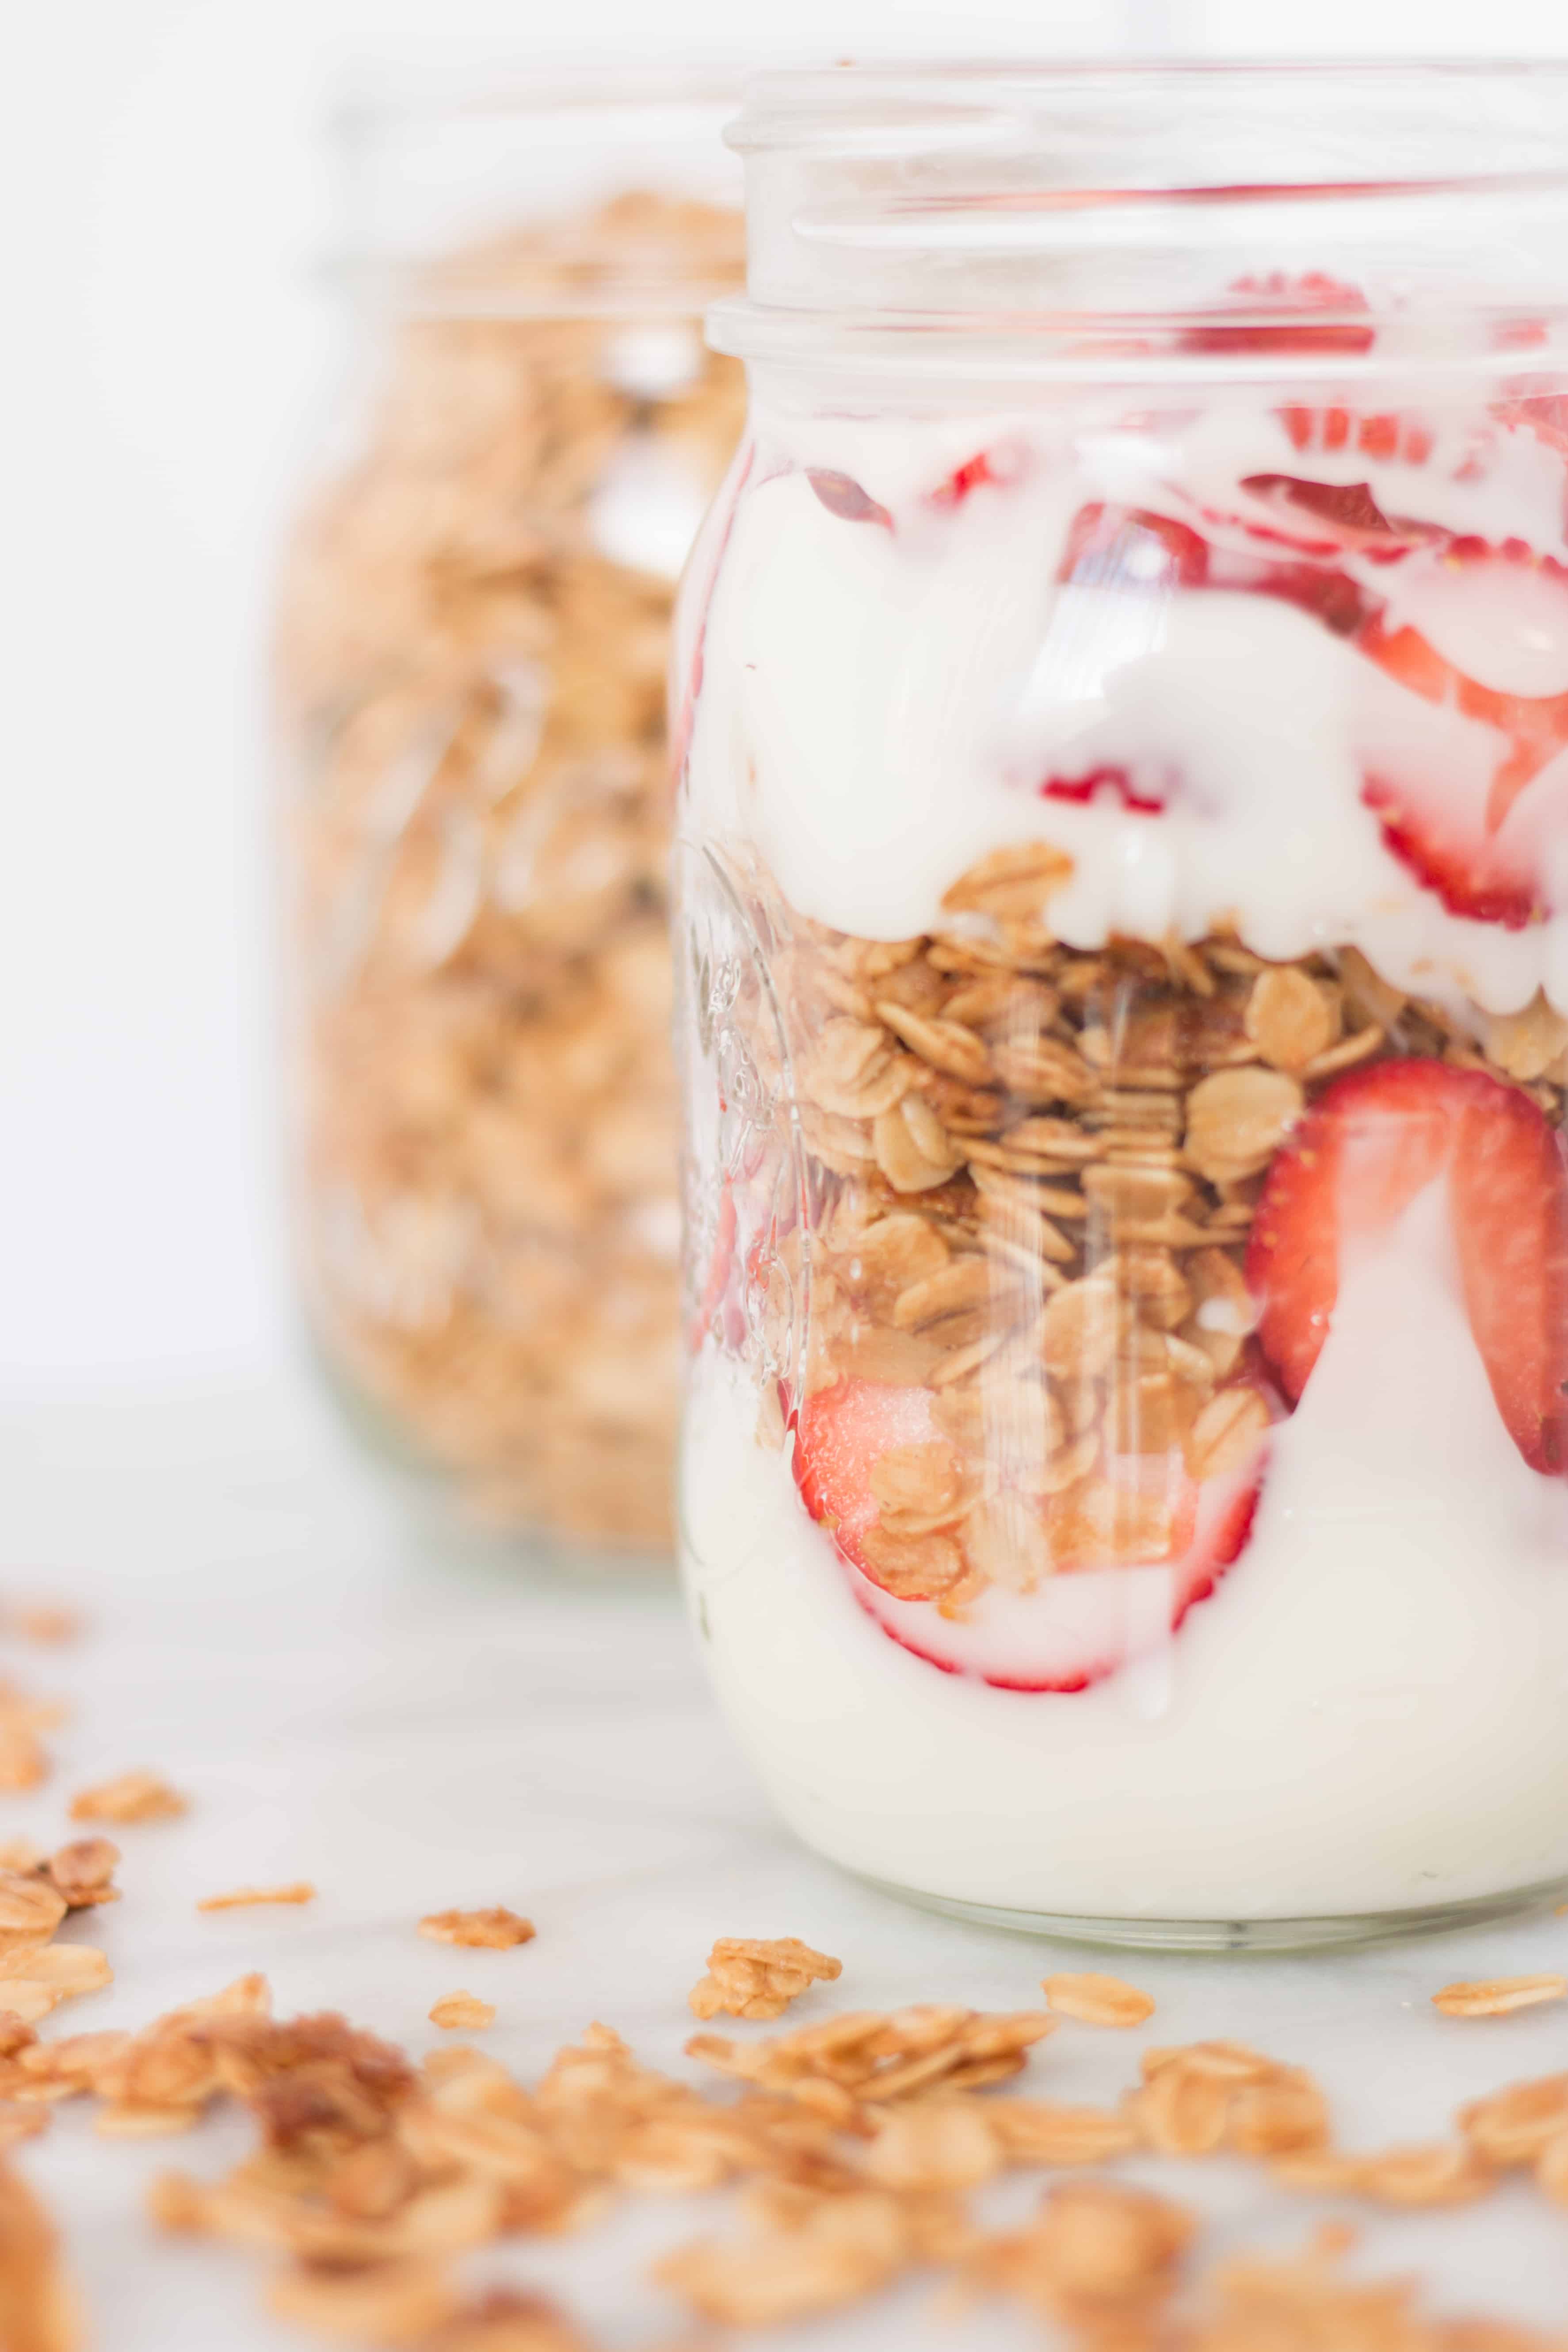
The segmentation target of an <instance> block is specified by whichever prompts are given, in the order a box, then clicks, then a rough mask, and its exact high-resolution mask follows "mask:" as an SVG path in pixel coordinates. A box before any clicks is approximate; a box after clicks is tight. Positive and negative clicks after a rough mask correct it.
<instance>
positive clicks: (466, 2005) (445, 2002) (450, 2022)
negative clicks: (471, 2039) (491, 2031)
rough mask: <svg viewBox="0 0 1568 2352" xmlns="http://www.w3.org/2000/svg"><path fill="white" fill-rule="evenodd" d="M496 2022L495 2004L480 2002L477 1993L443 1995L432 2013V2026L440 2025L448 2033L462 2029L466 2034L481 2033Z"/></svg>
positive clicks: (432, 2008)
mask: <svg viewBox="0 0 1568 2352" xmlns="http://www.w3.org/2000/svg"><path fill="white" fill-rule="evenodd" d="M495 2021H496V2013H495V2007H494V2004H493V2003H492V2002H490V2001H488V2000H479V1996H478V1995H477V1994H476V1993H471V1992H446V1993H443V1994H442V1996H441V1998H440V2000H438V2001H436V2002H435V2003H433V2005H432V2007H431V2011H430V2022H431V2024H432V2025H439V2026H440V2027H441V2028H442V2029H443V2030H444V2031H445V2032H455V2031H458V2030H459V2029H460V2030H461V2031H463V2032H470V2033H479V2032H482V2031H483V2030H484V2028H485V2027H486V2026H487V2025H493V2024H494V2023H495Z"/></svg>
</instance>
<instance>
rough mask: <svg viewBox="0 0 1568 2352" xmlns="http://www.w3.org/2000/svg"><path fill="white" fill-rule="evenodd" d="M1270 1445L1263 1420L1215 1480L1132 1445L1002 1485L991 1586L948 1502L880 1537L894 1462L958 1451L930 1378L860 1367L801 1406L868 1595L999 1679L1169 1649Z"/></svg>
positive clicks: (925, 1642)
mask: <svg viewBox="0 0 1568 2352" xmlns="http://www.w3.org/2000/svg"><path fill="white" fill-rule="evenodd" d="M1257 1417H1258V1420H1259V1421H1261V1420H1262V1419H1263V1416H1262V1415H1258V1416H1257ZM1267 1444H1268V1438H1267V1433H1266V1432H1265V1433H1260V1434H1259V1435H1258V1438H1257V1439H1256V1441H1254V1442H1252V1443H1251V1444H1250V1445H1249V1446H1248V1447H1247V1449H1246V1451H1245V1453H1244V1457H1243V1458H1242V1459H1240V1460H1239V1461H1237V1462H1236V1463H1234V1464H1233V1465H1232V1466H1230V1467H1229V1468H1228V1469H1226V1471H1224V1472H1223V1473H1220V1474H1216V1475H1213V1476H1210V1477H1206V1478H1205V1479H1203V1480H1201V1481H1200V1480H1198V1479H1196V1478H1194V1477H1193V1476H1192V1475H1189V1473H1188V1471H1187V1469H1186V1467H1185V1465H1184V1462H1183V1459H1182V1456H1181V1454H1180V1453H1179V1452H1177V1453H1172V1454H1154V1455H1128V1456H1122V1457H1118V1458H1113V1459H1110V1460H1108V1461H1107V1462H1106V1463H1105V1465H1103V1467H1102V1471H1101V1473H1100V1475H1095V1476H1093V1477H1090V1478H1086V1479H1084V1480H1083V1481H1081V1482H1080V1483H1079V1485H1078V1486H1075V1487H1073V1488H1071V1489H1069V1490H1068V1492H1067V1493H1065V1494H1063V1495H1061V1496H1057V1497H1055V1498H1053V1499H1049V1500H1047V1499H1045V1498H1039V1497H1035V1496H1027V1495H1025V1494H1022V1493H1012V1492H1008V1493H1005V1494H1004V1495H1002V1496H997V1497H994V1498H993V1499H992V1500H991V1502H990V1503H989V1504H988V1505H987V1510H988V1512H989V1513H990V1514H991V1515H993V1517H994V1520H995V1522H996V1533H997V1537H998V1539H999V1541H1000V1544H1001V1548H1002V1549H1003V1550H1004V1552H1005V1555H1006V1556H1007V1558H1008V1559H1009V1561H1010V1563H1011V1567H1010V1573H1009V1580H1007V1581H1005V1582H1002V1581H993V1582H990V1583H988V1584H986V1585H984V1588H983V1589H982V1590H980V1591H978V1592H975V1591H972V1590H971V1589H970V1580H969V1579H968V1578H967V1577H966V1576H965V1573H964V1563H963V1553H962V1551H961V1549H960V1542H959V1538H958V1536H957V1534H956V1531H955V1529H954V1528H952V1527H949V1528H946V1529H944V1528H942V1525H941V1524H940V1514H939V1524H938V1525H935V1526H932V1527H931V1528H926V1529H925V1530H924V1531H923V1532H922V1533H920V1534H918V1535H917V1536H916V1538H915V1539H914V1540H913V1541H910V1540H897V1541H895V1543H894V1544H893V1545H892V1546H891V1547H888V1546H886V1545H883V1544H882V1543H880V1542H879V1536H880V1535H881V1534H882V1533H883V1532H884V1530H883V1524H882V1517H881V1515H882V1510H883V1498H884V1497H885V1496H889V1494H890V1493H892V1492H894V1491H896V1479H895V1477H894V1475H893V1474H895V1473H896V1472H897V1471H898V1469H899V1467H900V1465H904V1464H908V1463H910V1462H912V1461H913V1460H915V1458H916V1457H917V1456H918V1455H924V1454H927V1453H928V1451H929V1454H931V1455H937V1456H940V1455H944V1454H946V1453H947V1451H948V1449H947V1447H946V1444H945V1441H944V1438H943V1435H942V1429H941V1427H940V1425H939V1423H938V1422H937V1420H936V1418H935V1415H934V1413H933V1412H932V1400H931V1394H930V1391H927V1390H925V1389H916V1388H898V1387H893V1386H890V1385H889V1384H887V1383H885V1382H881V1381H862V1380H856V1379H847V1380H841V1381H837V1383H836V1384H835V1385H834V1386H833V1387H832V1388H829V1389H826V1390H819V1391H817V1392H816V1394H815V1395H813V1396H811V1397H809V1398H808V1399H807V1400H806V1402H805V1404H804V1405H803V1406H802V1407H801V1409H800V1412H799V1414H798V1417H797V1419H796V1423H795V1484H796V1486H797V1487H798V1489H799V1492H800V1497H801V1500H802V1502H803V1503H804V1505H805V1508H806V1510H807V1511H808V1512H809V1513H810V1515H811V1517H813V1518H814V1519H816V1520H817V1521H818V1522H819V1523H820V1524H821V1525H822V1526H824V1527H825V1528H826V1529H827V1531H828V1532H829V1533H830V1534H831V1536H832V1538H833V1542H834V1548H835V1549H836V1551H837V1555H838V1559H839V1560H840V1563H841V1564H842V1566H843V1568H844V1570H845V1572H846V1574H847V1577H848V1579H849V1581H850V1585H851V1589H852V1590H853V1591H854V1594H855V1597H856V1599H857V1600H858V1601H859V1603H860V1605H861V1607H862V1608H863V1609H865V1610H866V1611H867V1612H868V1615H870V1616H871V1617H873V1618H874V1619H875V1620H876V1622H877V1623H878V1624H879V1626H880V1627H881V1629H882V1631H883V1632H884V1633H886V1634H887V1635H888V1636H889V1640H891V1641H894V1642H896V1643H898V1644H899V1646H900V1648H901V1649H905V1650H908V1651H910V1652H911V1653H912V1654H914V1655H915V1656H916V1657H920V1658H923V1659H925V1660H926V1661H927V1663H928V1664H931V1665H934V1666H939V1667H940V1668H942V1671H943V1672H944V1673H946V1674H952V1675H973V1676H974V1677H976V1678H977V1679H979V1680H980V1681H983V1682H985V1683H989V1684H990V1685H993V1686H994V1687H995V1688H998V1689H1003V1690H1016V1691H1078V1690H1084V1689H1087V1688H1088V1687H1089V1685H1090V1684H1092V1683H1096V1682H1100V1681H1101V1680H1103V1679H1104V1677H1105V1676H1106V1675H1111V1674H1114V1673H1115V1672H1116V1670H1117V1668H1118V1667H1120V1666H1121V1665H1124V1664H1128V1663H1129V1662H1130V1661H1131V1660H1132V1659H1134V1658H1136V1657H1138V1656H1141V1655H1142V1654H1147V1653H1148V1652H1150V1651H1152V1650H1155V1649H1158V1648H1160V1647H1162V1646H1163V1644H1164V1643H1165V1642H1166V1641H1168V1639H1169V1638H1170V1636H1171V1634H1172V1633H1174V1632H1175V1631H1176V1629H1177V1628H1178V1627H1179V1626H1180V1625H1181V1623H1182V1621H1183V1619H1184V1617H1185V1616H1186V1614H1187V1612H1188V1611H1189V1610H1190V1609H1191V1608H1192V1607H1193V1606H1194V1603H1195V1602H1197V1601H1202V1600H1204V1599H1205V1597H1206V1596H1207V1595H1208V1594H1209V1593H1211V1592H1212V1591H1214V1589H1215V1585H1216V1584H1217V1583H1218V1581H1219V1580H1220V1578H1221V1577H1222V1576H1223V1575H1224V1574H1225V1572H1226V1570H1227V1569H1228V1568H1229V1567H1231V1566H1232V1565H1233V1564H1234V1562H1235V1561H1236V1560H1237V1559H1239V1558H1240V1556H1241V1554H1242V1552H1243V1551H1244V1550H1245V1549H1246V1546H1247V1538H1248V1536H1249V1535H1250V1533H1251V1528H1252V1521H1253V1516H1254V1512H1255V1510H1256V1507H1257V1502H1258V1492H1259V1489H1260V1486H1261V1484H1262V1477H1263V1467H1264V1461H1265V1456H1266V1451H1267Z"/></svg>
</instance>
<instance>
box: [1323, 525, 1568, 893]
mask: <svg viewBox="0 0 1568 2352" xmlns="http://www.w3.org/2000/svg"><path fill="white" fill-rule="evenodd" d="M1443 560H1444V566H1445V573H1446V576H1447V577H1450V578H1451V577H1452V575H1453V574H1454V573H1456V572H1465V573H1467V574H1468V584H1469V585H1470V587H1471V589H1472V591H1473V593H1474V595H1475V597H1476V599H1477V604H1478V611H1485V612H1486V614H1487V615H1488V624H1489V625H1491V626H1494V627H1495V629H1496V633H1497V636H1498V641H1499V654H1500V656H1510V655H1514V654H1515V653H1516V652H1517V648H1516V647H1515V646H1513V645H1512V644H1511V643H1510V635H1509V632H1510V620H1509V608H1508V603H1507V601H1506V600H1507V595H1508V592H1509V588H1510V578H1509V575H1510V574H1513V575H1516V578H1517V579H1518V580H1519V581H1520V582H1522V583H1524V584H1525V585H1527V586H1528V587H1530V588H1531V590H1532V591H1534V592H1535V593H1537V594H1538V595H1539V594H1541V593H1545V594H1546V595H1547V596H1548V598H1550V595H1551V593H1552V590H1553V589H1554V588H1556V587H1559V586H1560V587H1561V589H1562V593H1563V618H1562V621H1561V623H1560V625H1559V627H1558V632H1557V634H1559V635H1560V637H1568V572H1564V570H1563V566H1561V565H1559V564H1554V563H1552V562H1549V561H1548V560H1547V559H1545V558H1543V557H1541V556H1537V555H1536V554H1534V553H1533V552H1532V551H1531V550H1530V549H1529V548H1526V547H1524V546H1522V545H1521V543H1520V542H1518V541H1505V542H1504V543H1503V544H1502V545H1501V546H1499V547H1491V546H1489V545H1487V544H1486V543H1485V542H1483V541H1479V540H1473V539H1460V540H1455V541H1453V542H1452V543H1451V545H1450V546H1449V547H1448V549H1447V551H1446V552H1445V555H1444V559H1443ZM1531 634H1534V635H1540V634H1541V632H1540V631H1539V630H1538V629H1536V630H1532V632H1531ZM1547 641H1548V643H1550V633H1548V636H1547ZM1356 643H1357V646H1358V647H1359V649H1360V650H1361V651H1362V652H1363V653H1364V654H1365V655H1366V656H1368V658H1369V659H1370V660H1372V661H1374V662H1375V663H1376V664H1377V666H1378V667H1379V668H1380V669H1382V670H1383V671H1384V672H1385V673H1386V675H1387V676H1388V677H1394V678H1397V680H1398V681H1399V683H1400V685H1401V686H1404V687H1407V688H1409V689H1410V691H1411V692H1412V693H1413V694H1417V695H1419V696H1420V697H1421V698H1422V700H1423V701H1426V702H1430V703H1435V704H1436V705H1438V706H1439V707H1440V708H1443V709H1451V710H1455V711H1458V712H1459V713H1460V714H1461V715H1462V716H1463V717H1464V718H1466V719H1476V720H1479V721H1480V722H1481V723H1482V724H1483V725H1485V726H1489V727H1492V728H1495V729H1496V730H1497V731H1498V733H1499V734H1500V736H1502V737H1503V738H1504V739H1505V740H1506V742H1507V744H1508V747H1509V748H1508V749H1507V750H1506V751H1504V752H1503V753H1502V754H1501V756H1500V758H1499V759H1498V761H1497V762H1496V764H1495V766H1494V768H1493V769H1492V772H1491V774H1490V776H1489V779H1486V780H1484V782H1481V784H1480V785H1479V788H1478V785H1477V782H1475V780H1473V779H1472V780H1470V781H1469V782H1461V781H1460V780H1458V778H1457V777H1456V776H1455V775H1448V774H1444V773H1443V772H1441V770H1440V769H1439V768H1438V767H1436V765H1434V763H1433V762H1432V761H1430V760H1429V759H1427V758H1412V759H1410V760H1409V761H1403V762H1402V761H1399V758H1398V754H1397V751H1395V752H1394V754H1392V755H1390V754H1389V753H1388V752H1386V751H1385V752H1384V754H1383V755H1382V756H1381V757H1380V758H1378V759H1377V760H1375V761H1369V763H1368V773H1367V776H1366V781H1365V783H1364V785H1363V793H1362V797H1363V800H1364V801H1365V803H1366V804H1367V806H1368V807H1369V808H1370V809H1372V810H1373V811H1374V812H1375V813H1376V814H1377V816H1378V818H1379V820H1380V822H1381V824H1382V826H1383V835H1384V841H1385V842H1386V843H1387V845H1388V847H1389V848H1390V849H1391V850H1392V851H1393V853H1394V856H1396V857H1397V858H1398V859H1399V860H1400V862H1401V863H1402V864H1403V865H1404V866H1406V867H1408V869H1409V870H1410V871H1411V872H1412V873H1413V874H1414V875H1415V877H1416V879H1417V880H1418V881H1419V882H1421V883H1422V884H1423V885H1424V886H1425V887H1426V888H1427V889H1429V890H1432V891H1434V892H1436V896H1437V897H1438V898H1440V899H1441V900H1442V902H1443V904H1444V905H1445V906H1446V907H1447V908H1448V910H1449V912H1450V913H1451V914H1456V915H1468V916H1470V917H1473V918H1474V919H1477V920H1478V921H1481V922H1492V923H1500V924H1501V925H1502V926H1503V927H1504V928H1505V929H1509V930H1522V929H1524V927H1525V926H1526V925H1527V924H1529V923H1531V922H1537V921H1539V920H1540V919H1542V916H1543V915H1544V914H1546V913H1547V912H1548V911H1549V908H1548V905H1547V901H1546V898H1545V893H1544V884H1543V877H1542V849H1543V846H1544V842H1543V835H1544V834H1545V833H1546V832H1548V831H1549V830H1551V829H1552V828H1550V827H1548V826H1547V824H1546V822H1545V820H1546V818H1547V816H1548V814H1552V815H1553V816H1555V815H1556V814H1558V813H1559V812H1558V810H1557V801H1558V797H1559V794H1558V790H1557V787H1556V786H1555V785H1553V786H1552V788H1551V791H1550V793H1545V791H1544V788H1543V793H1542V795H1537V796H1536V798H1537V801H1538V803H1539V805H1535V806H1532V805H1531V804H1530V803H1529V801H1528V799H1527V797H1526V796H1527V794H1528V788H1529V787H1530V786H1531V784H1533V783H1534V782H1535V780H1536V778H1537V777H1538V776H1540V775H1541V773H1542V770H1543V769H1545V768H1547V767H1548V766H1550V765H1551V764H1552V762H1553V761H1555V760H1556V759H1557V757H1558V755H1559V753H1561V752H1563V751H1564V750H1565V749H1568V693H1560V694H1540V695H1537V694H1514V693H1506V692H1504V691H1502V690H1501V689H1500V688H1496V687H1491V686H1485V685H1482V684H1480V683H1479V681H1478V680H1476V679H1475V678H1473V677H1467V676H1466V675H1465V673H1464V672H1463V671H1462V670H1460V669H1459V668H1458V667H1456V666H1455V664H1454V663H1453V662H1452V661H1450V660H1449V659H1448V658H1447V656H1446V655H1444V654H1442V653H1440V652H1439V651H1438V649H1437V647H1436V646H1434V645H1433V644H1432V643H1430V641H1429V640H1428V638H1427V637H1426V636H1425V635H1423V634H1422V633H1421V631H1420V630H1419V629H1416V628H1413V627H1410V626H1408V625H1406V626H1404V627H1397V628H1389V627H1387V626H1386V625H1385V624H1384V619H1383V617H1382V616H1381V614H1376V613H1373V614H1370V616H1369V617H1368V618H1367V620H1366V621H1365V623H1364V624H1363V626H1362V628H1361V629H1360V631H1359V632H1358V634H1357V637H1356ZM1548 800H1550V803H1551V808H1550V811H1549V810H1548V806H1547V802H1548ZM1516 811H1517V814H1516ZM1510 820H1511V822H1510Z"/></svg>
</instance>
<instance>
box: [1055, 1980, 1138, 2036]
mask: <svg viewBox="0 0 1568 2352" xmlns="http://www.w3.org/2000/svg"><path fill="white" fill-rule="evenodd" d="M1040 1990H1041V1991H1042V1992H1043V1993H1044V1994H1045V1996H1046V1999H1047V2001H1048V2002H1049V2003H1050V2006H1051V2007H1052V2009H1053V2010H1058V2011H1060V2013H1061V2015H1062V2016H1063V2017H1072V2018H1076V2019H1077V2020H1078V2021H1079V2023H1080V2024H1082V2025H1121V2026H1126V2025H1142V2023H1143V2021H1144V2020H1145V2019H1146V2018H1150V2017H1152V2016H1153V2014H1154V1997H1153V1995H1152V1993H1147V1992H1141V1991H1140V1990H1139V1989H1138V1987H1137V1986H1136V1985H1130V1984H1124V1983H1123V1982H1122V1980H1121V1978H1120V1977H1106V1976H1097V1975H1095V1974H1094V1973H1093V1971H1092V1970H1089V1971H1087V1972H1085V1973H1083V1974H1081V1975H1077V1976H1072V1975H1069V1976H1051V1977H1047V1979H1045V1982H1044V1983H1043V1985H1042V1986H1041V1988H1040Z"/></svg>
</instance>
